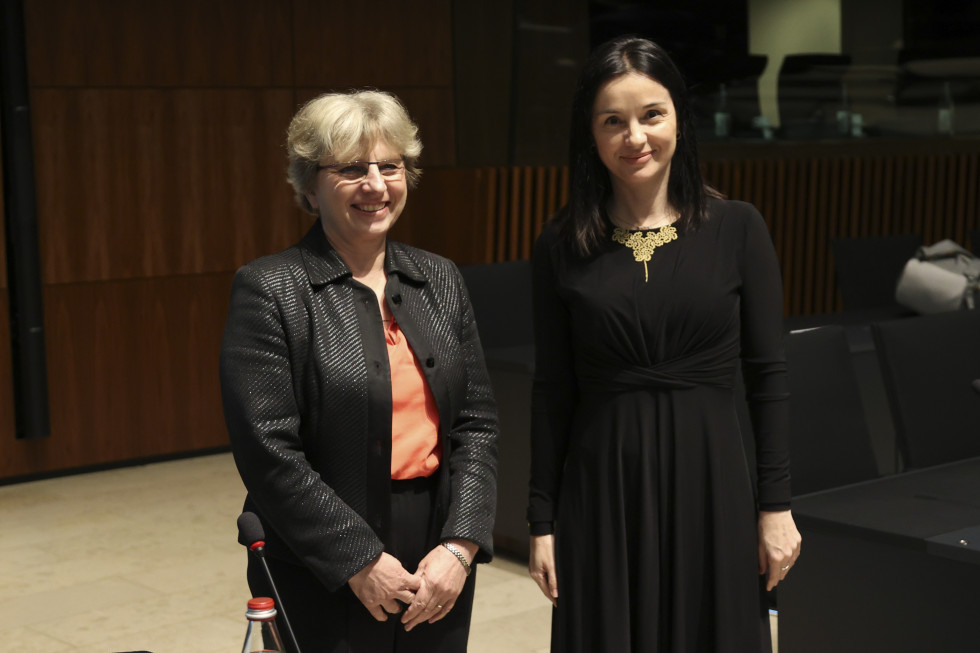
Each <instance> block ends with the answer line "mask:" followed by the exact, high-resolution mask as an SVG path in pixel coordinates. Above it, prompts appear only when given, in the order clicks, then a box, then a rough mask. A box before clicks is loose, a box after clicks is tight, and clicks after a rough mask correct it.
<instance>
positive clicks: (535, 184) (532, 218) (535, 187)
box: [482, 139, 980, 315]
mask: <svg viewBox="0 0 980 653" xmlns="http://www.w3.org/2000/svg"><path fill="white" fill-rule="evenodd" d="M901 145H902V144H900V143H870V144H865V143H860V144H849V143H845V144H840V143H839V144H821V145H812V144H807V145H805V146H801V147H800V149H799V150H797V149H795V148H790V147H786V146H783V145H773V146H767V147H757V148H751V147H745V148H743V149H742V150H741V154H742V155H743V156H742V158H738V157H736V156H734V154H735V152H736V150H734V149H730V147H729V146H722V147H719V148H707V151H706V152H705V153H704V156H703V158H704V171H705V177H706V179H707V180H708V182H709V183H710V184H712V185H713V186H714V187H716V188H718V189H719V190H720V191H722V192H723V193H724V194H725V195H727V196H728V197H730V198H732V199H738V200H744V201H747V202H750V203H752V204H754V205H755V206H756V207H758V208H759V209H760V211H761V212H762V214H763V216H764V217H765V219H766V224H767V226H768V227H769V232H770V234H771V236H772V239H773V243H774V245H775V248H776V252H777V254H778V256H779V259H780V265H781V269H782V275H783V284H784V306H785V312H786V314H787V315H805V314H811V313H826V312H832V311H836V310H840V308H841V301H840V298H839V292H838V289H837V284H836V278H835V271H834V264H833V255H832V252H831V249H830V246H829V244H830V241H831V239H834V238H849V237H862V236H878V235H882V236H883V235H890V234H903V233H917V234H919V235H921V236H922V237H923V241H924V242H927V243H931V242H936V241H938V240H941V239H943V238H951V239H953V240H955V241H956V242H958V243H961V244H964V245H966V244H967V233H968V232H969V230H970V229H975V228H977V225H978V224H980V215H978V210H977V208H978V207H980V184H978V182H977V180H978V179H980V175H978V172H980V170H978V164H980V140H970V139H964V140H959V141H933V142H922V141H918V142H914V147H908V146H906V147H904V148H903V147H901ZM560 171H561V172H560V174H561V177H562V178H563V179H565V181H564V182H557V181H555V180H556V179H557V178H558V175H556V174H555V170H553V169H550V168H547V167H521V168H518V167H514V168H493V169H489V170H488V172H489V174H488V175H487V188H486V190H484V191H482V192H483V195H484V197H485V198H486V202H485V206H486V216H487V228H486V233H487V234H488V236H489V237H491V238H492V243H490V246H488V247H487V248H486V254H485V255H486V256H488V257H489V259H488V260H487V261H485V262H490V261H508V260H514V259H519V258H526V257H527V256H528V255H529V253H530V247H531V245H532V243H533V241H534V238H536V237H537V234H538V233H540V230H541V225H542V223H543V220H545V219H547V217H548V216H550V215H551V214H552V213H554V211H555V210H557V208H558V207H559V206H561V205H562V204H564V202H565V201H566V198H567V169H565V168H561V169H560ZM557 188H561V191H560V192H559V193H557V195H556V194H555V190H556V189H557ZM542 197H546V198H547V199H546V200H543V199H542Z"/></svg>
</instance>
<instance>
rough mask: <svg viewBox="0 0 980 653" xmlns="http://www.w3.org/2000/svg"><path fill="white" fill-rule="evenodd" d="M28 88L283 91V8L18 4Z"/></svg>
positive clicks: (286, 17) (187, 0)
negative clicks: (268, 88) (21, 8)
mask: <svg viewBox="0 0 980 653" xmlns="http://www.w3.org/2000/svg"><path fill="white" fill-rule="evenodd" d="M24 23H25V27H26V32H27V57H28V71H29V77H30V84H31V86H33V87H40V86H140V87H145V86H155V87H161V86H163V87H174V86H211V87H216V86H223V87H229V86H288V85H291V84H292V48H291V47H290V43H291V39H290V30H291V29H292V25H291V23H290V3H288V2H280V1H279V0H208V1H207V2H199V1H198V0H139V1H138V2H135V1H132V0H85V1H84V2H83V1H80V0H25V1H24Z"/></svg>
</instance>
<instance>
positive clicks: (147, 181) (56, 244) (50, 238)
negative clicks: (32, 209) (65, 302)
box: [32, 89, 297, 283]
mask: <svg viewBox="0 0 980 653" xmlns="http://www.w3.org/2000/svg"><path fill="white" fill-rule="evenodd" d="M32 102H33V105H34V116H35V120H34V131H35V161H36V168H37V189H38V190H37V200H38V201H37V205H38V222H39V227H40V237H41V261H42V265H43V278H44V281H45V282H46V283H67V282H80V281H94V280H106V279H128V278H140V277H152V276H159V275H175V274H199V273H205V272H216V271H222V270H224V271H230V270H234V269H236V268H237V267H238V266H239V265H241V264H242V263H243V262H245V261H248V260H250V259H252V258H255V257H256V256H259V255H261V254H265V253H268V252H270V251H275V250H276V249H281V248H282V247H285V246H287V245H289V244H291V243H292V242H294V241H295V240H296V238H297V232H296V230H295V225H294V222H293V221H292V219H291V218H290V211H291V206H292V192H291V190H290V189H289V186H288V185H287V184H286V182H285V155H284V151H283V147H282V145H283V133H284V131H285V128H286V125H287V124H288V121H289V119H290V117H291V115H292V112H291V107H292V93H291V92H290V91H288V90H276V89H273V90H247V89H246V90H242V89H215V90H201V89H149V90H145V89H141V90H128V89H126V90H123V89H80V90H74V89H70V90H63V89H45V90H36V91H34V92H33V94H32Z"/></svg>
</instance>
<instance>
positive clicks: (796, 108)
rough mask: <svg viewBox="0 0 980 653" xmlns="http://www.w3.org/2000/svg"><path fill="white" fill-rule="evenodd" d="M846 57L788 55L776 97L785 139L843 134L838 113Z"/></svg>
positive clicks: (784, 62)
mask: <svg viewBox="0 0 980 653" xmlns="http://www.w3.org/2000/svg"><path fill="white" fill-rule="evenodd" d="M850 65H851V57H850V56H849V55H846V54H825V53H801V54H788V55H786V57H785V58H784V59H783V63H782V65H781V66H780V67H779V76H778V78H777V90H776V95H777V99H778V101H779V122H780V130H781V132H782V135H783V137H784V138H788V139H813V138H818V139H819V138H834V137H840V136H847V134H840V133H839V132H838V126H837V110H838V109H841V108H842V107H843V106H844V94H843V91H844V74H845V73H846V72H847V70H848V68H849V67H850Z"/></svg>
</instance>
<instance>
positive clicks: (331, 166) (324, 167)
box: [316, 157, 406, 183]
mask: <svg viewBox="0 0 980 653" xmlns="http://www.w3.org/2000/svg"><path fill="white" fill-rule="evenodd" d="M385 163H397V164H398V165H399V166H400V169H399V177H400V178H402V179H404V178H405V170H406V166H405V159H404V158H402V157H398V158H397V159H382V160H380V161H361V160H356V161H338V162H337V163H328V164H327V165H318V166H317V167H316V169H317V171H318V172H319V171H320V170H333V169H334V168H345V167H347V166H350V165H362V166H364V167H365V169H366V170H367V172H365V173H364V175H363V176H361V177H358V178H356V179H344V181H348V182H351V183H356V182H361V181H364V180H365V179H367V176H368V174H370V171H371V166H373V165H374V166H378V173H379V174H380V175H381V177H382V178H383V179H386V180H388V179H391V180H394V179H397V178H398V177H394V176H390V177H389V176H387V175H385V173H384V171H382V170H381V166H382V164H385Z"/></svg>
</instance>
